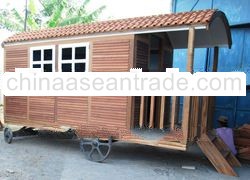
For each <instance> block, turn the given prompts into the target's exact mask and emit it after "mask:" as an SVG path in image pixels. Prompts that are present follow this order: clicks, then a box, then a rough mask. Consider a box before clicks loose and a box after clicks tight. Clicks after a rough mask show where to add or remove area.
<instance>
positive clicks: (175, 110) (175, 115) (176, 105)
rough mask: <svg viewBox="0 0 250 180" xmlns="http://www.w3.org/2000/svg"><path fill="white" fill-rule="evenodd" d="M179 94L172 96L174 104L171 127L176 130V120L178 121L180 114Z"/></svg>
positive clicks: (172, 106)
mask: <svg viewBox="0 0 250 180" xmlns="http://www.w3.org/2000/svg"><path fill="white" fill-rule="evenodd" d="M179 100H180V97H179V96H173V97H172V105H171V120H170V128H171V130H175V125H176V122H177V121H178V114H179Z"/></svg>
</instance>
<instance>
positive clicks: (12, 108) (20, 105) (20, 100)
mask: <svg viewBox="0 0 250 180" xmlns="http://www.w3.org/2000/svg"><path fill="white" fill-rule="evenodd" d="M28 62H29V60H28V48H27V47H26V48H25V47H24V48H23V47H20V48H10V47H9V48H5V68H4V69H5V72H14V71H15V68H25V67H27V66H28ZM27 108H28V103H27V97H16V96H15V97H14V96H9V97H5V114H4V116H5V117H4V119H5V122H6V123H8V122H9V121H10V120H13V119H14V120H15V122H17V123H18V122H21V121H24V120H26V119H27Z"/></svg>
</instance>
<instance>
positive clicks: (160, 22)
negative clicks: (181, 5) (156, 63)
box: [4, 10, 216, 43]
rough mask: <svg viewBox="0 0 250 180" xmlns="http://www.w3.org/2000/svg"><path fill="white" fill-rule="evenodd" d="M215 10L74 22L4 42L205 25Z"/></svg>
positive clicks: (17, 35) (18, 35)
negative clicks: (93, 21)
mask: <svg viewBox="0 0 250 180" xmlns="http://www.w3.org/2000/svg"><path fill="white" fill-rule="evenodd" d="M215 13H216V10H202V11H192V12H182V13H177V14H163V15H154V16H144V17H136V18H129V19H120V20H111V21H100V22H95V23H90V24H76V25H70V26H65V27H57V28H50V29H41V30H36V31H30V32H23V33H18V34H15V35H13V36H11V37H9V38H8V39H7V40H5V42H4V43H12V42H21V41H31V40H40V39H49V38H58V37H66V36H79V35H86V34H93V33H104V32H116V31H123V32H124V31H132V30H144V29H153V28H164V27H169V26H182V25H207V24H208V22H209V21H210V20H211V19H212V17H213V15H214V14H215Z"/></svg>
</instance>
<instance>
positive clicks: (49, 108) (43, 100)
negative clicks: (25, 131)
mask: <svg viewBox="0 0 250 180" xmlns="http://www.w3.org/2000/svg"><path fill="white" fill-rule="evenodd" d="M54 107H55V97H29V120H30V121H32V122H34V123H35V122H38V123H44V122H54V120H55V110H54Z"/></svg>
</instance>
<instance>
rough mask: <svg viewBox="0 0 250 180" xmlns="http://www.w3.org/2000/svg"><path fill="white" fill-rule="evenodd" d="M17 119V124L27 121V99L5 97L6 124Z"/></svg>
mask: <svg viewBox="0 0 250 180" xmlns="http://www.w3.org/2000/svg"><path fill="white" fill-rule="evenodd" d="M10 119H16V122H19V121H23V120H26V119H27V97H17V96H9V97H5V122H8V121H9V120H10Z"/></svg>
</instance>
